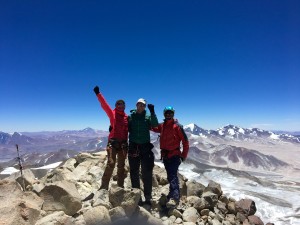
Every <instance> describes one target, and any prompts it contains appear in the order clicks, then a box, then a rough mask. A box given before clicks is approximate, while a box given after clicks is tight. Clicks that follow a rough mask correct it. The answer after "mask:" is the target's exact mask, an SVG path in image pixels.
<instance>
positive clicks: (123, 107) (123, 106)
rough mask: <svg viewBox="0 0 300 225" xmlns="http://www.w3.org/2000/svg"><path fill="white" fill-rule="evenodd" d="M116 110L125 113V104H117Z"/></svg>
mask: <svg viewBox="0 0 300 225" xmlns="http://www.w3.org/2000/svg"><path fill="white" fill-rule="evenodd" d="M116 108H117V110H119V111H124V110H125V104H124V103H123V102H117V103H116Z"/></svg>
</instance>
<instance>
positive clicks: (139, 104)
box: [136, 102, 146, 113]
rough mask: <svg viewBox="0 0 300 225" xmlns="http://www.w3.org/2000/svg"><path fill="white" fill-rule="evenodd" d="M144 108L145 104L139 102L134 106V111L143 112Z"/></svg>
mask: <svg viewBox="0 0 300 225" xmlns="http://www.w3.org/2000/svg"><path fill="white" fill-rule="evenodd" d="M145 107H146V105H145V104H143V103H141V102H138V103H137V104H136V111H137V113H141V112H143V111H144V110H145Z"/></svg>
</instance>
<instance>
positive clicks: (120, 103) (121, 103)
mask: <svg viewBox="0 0 300 225" xmlns="http://www.w3.org/2000/svg"><path fill="white" fill-rule="evenodd" d="M117 105H125V104H124V103H123V102H118V103H117Z"/></svg>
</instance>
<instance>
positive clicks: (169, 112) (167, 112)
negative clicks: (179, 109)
mask: <svg viewBox="0 0 300 225" xmlns="http://www.w3.org/2000/svg"><path fill="white" fill-rule="evenodd" d="M165 114H169V115H172V114H174V112H172V111H166V112H165Z"/></svg>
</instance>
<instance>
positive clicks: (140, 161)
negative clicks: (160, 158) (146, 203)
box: [128, 142, 154, 200]
mask: <svg viewBox="0 0 300 225" xmlns="http://www.w3.org/2000/svg"><path fill="white" fill-rule="evenodd" d="M152 148H153V145H152V144H151V143H145V144H136V143H133V142H129V150H128V161H129V167H130V179H131V186H132V188H141V186H140V166H141V171H142V181H143V183H144V196H145V200H150V199H151V198H152V174H153V167H154V154H153V152H152V151H151V149H152Z"/></svg>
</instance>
